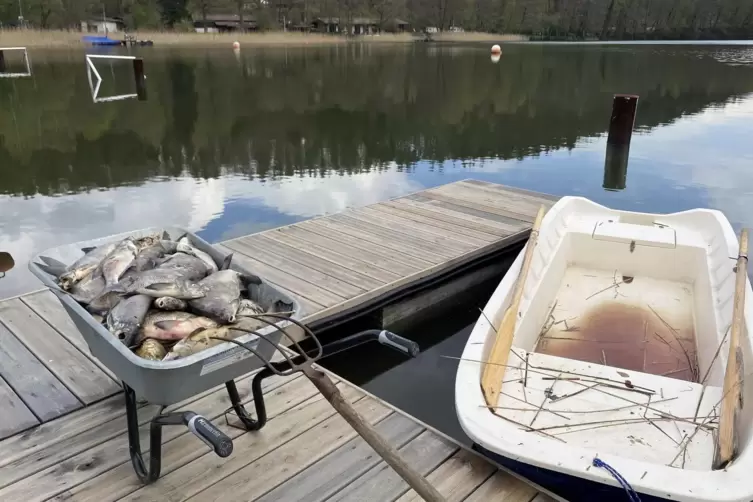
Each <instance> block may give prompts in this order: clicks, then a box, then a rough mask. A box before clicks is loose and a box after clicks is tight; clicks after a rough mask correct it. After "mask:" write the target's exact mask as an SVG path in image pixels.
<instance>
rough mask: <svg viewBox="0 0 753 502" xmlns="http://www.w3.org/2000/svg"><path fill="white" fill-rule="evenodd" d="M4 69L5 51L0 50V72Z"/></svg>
mask: <svg viewBox="0 0 753 502" xmlns="http://www.w3.org/2000/svg"><path fill="white" fill-rule="evenodd" d="M4 71H5V53H4V52H3V51H2V50H0V72H4Z"/></svg>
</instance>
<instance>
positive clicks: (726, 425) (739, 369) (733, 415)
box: [713, 228, 748, 469]
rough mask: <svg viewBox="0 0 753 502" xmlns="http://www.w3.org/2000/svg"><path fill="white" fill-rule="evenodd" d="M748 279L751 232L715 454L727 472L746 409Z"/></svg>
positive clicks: (743, 240) (739, 276)
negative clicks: (744, 342) (744, 341)
mask: <svg viewBox="0 0 753 502" xmlns="http://www.w3.org/2000/svg"><path fill="white" fill-rule="evenodd" d="M747 277H748V229H747V228H744V229H743V230H742V232H740V252H739V254H738V255H737V272H736V276H735V301H734V303H733V304H732V326H731V327H730V331H729V355H728V356H727V369H726V371H725V373H724V389H723V394H722V409H721V412H720V414H719V434H718V436H717V442H716V450H715V455H714V465H713V468H714V469H723V468H724V467H725V466H726V465H727V464H728V463H730V462H731V461H732V460H734V458H735V457H736V456H737V451H738V440H739V432H740V428H739V423H738V421H739V414H740V410H741V408H742V386H743V353H742V349H740V331H741V330H742V328H743V322H745V284H746V279H747Z"/></svg>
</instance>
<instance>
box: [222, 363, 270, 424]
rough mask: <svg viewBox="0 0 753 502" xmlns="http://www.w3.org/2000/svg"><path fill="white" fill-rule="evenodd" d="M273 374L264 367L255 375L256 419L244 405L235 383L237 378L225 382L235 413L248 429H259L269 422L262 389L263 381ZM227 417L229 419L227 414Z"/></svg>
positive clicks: (252, 385)
mask: <svg viewBox="0 0 753 502" xmlns="http://www.w3.org/2000/svg"><path fill="white" fill-rule="evenodd" d="M271 375H272V372H271V371H270V370H269V368H264V369H262V370H261V371H260V372H259V373H257V374H256V375H255V376H254V380H253V382H252V383H251V394H252V395H253V397H254V407H255V408H256V420H254V419H253V418H252V417H251V414H250V413H249V412H248V411H247V410H246V407H245V406H243V403H242V402H241V397H240V395H239V394H238V387H236V385H235V380H229V381H227V382H225V387H226V388H227V394H228V396H230V405H231V407H232V409H233V411H234V412H235V415H236V416H237V417H238V420H240V422H241V424H242V425H243V429H245V430H247V431H258V430H259V429H261V428H262V427H264V425H265V424H266V423H267V407H266V406H265V405H264V392H263V391H262V389H261V383H262V380H264V379H265V378H266V377H268V376H271ZM228 411H230V410H228ZM225 418H226V420H227V415H226V417H225ZM227 423H228V425H231V426H233V427H236V428H240V427H238V426H237V425H233V424H231V423H230V422H229V421H228V422H227Z"/></svg>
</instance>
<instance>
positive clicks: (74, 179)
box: [0, 44, 753, 195]
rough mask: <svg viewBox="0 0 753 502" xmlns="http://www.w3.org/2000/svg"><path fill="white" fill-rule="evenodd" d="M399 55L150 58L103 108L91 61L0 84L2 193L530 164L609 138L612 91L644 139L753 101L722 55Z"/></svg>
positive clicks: (364, 51) (750, 77) (65, 62)
mask: <svg viewBox="0 0 753 502" xmlns="http://www.w3.org/2000/svg"><path fill="white" fill-rule="evenodd" d="M665 47H668V48H670V49H671V50H669V49H662V48H661V46H632V47H624V46H622V47H607V48H604V47H596V46H575V45H571V46H541V45H538V46H537V45H514V46H510V47H509V48H506V49H505V54H504V57H503V58H502V59H501V61H500V62H499V63H497V64H492V63H490V61H489V56H488V54H487V52H486V50H480V49H479V50H476V49H474V48H460V47H442V46H434V47H426V46H424V45H419V44H416V45H405V46H398V47H392V48H384V47H375V46H373V45H366V46H358V45H353V46H335V47H325V48H317V49H300V50H293V49H286V50H274V51H272V50H269V51H257V50H254V51H248V52H244V53H241V54H240V56H239V58H240V59H239V60H236V58H235V57H234V56H233V54H232V53H229V52H225V51H217V50H212V51H205V52H199V53H195V52H192V53H189V52H185V51H180V52H167V51H165V52H164V53H158V52H155V53H154V54H155V56H154V57H151V58H149V59H147V60H146V69H147V74H148V83H147V85H148V87H149V100H148V101H147V102H143V103H140V102H115V103H106V104H96V105H95V104H93V103H92V102H91V97H90V95H89V91H88V84H87V82H86V73H85V72H84V71H83V69H82V65H83V57H79V55H78V54H76V55H74V56H72V57H70V58H59V57H58V58H50V59H49V60H48V61H46V62H45V61H39V60H37V61H35V79H34V81H33V82H31V81H29V83H20V82H0V175H1V176H2V184H0V187H1V190H2V193H6V194H15V195H33V194H36V193H42V194H61V193H66V192H79V191H85V190H91V189H97V188H105V187H112V186H119V185H124V184H132V183H140V182H142V181H144V180H146V179H152V178H155V177H161V176H169V177H170V176H180V175H190V176H194V177H217V176H221V175H223V174H224V173H242V174H245V175H247V176H249V177H254V178H256V177H258V178H268V177H276V176H283V175H284V176H293V175H299V176H326V175H329V174H338V173H340V174H344V173H357V172H363V171H370V170H381V169H387V168H389V167H390V166H393V165H397V166H398V168H400V169H411V168H412V166H413V165H415V163H416V162H417V161H419V160H427V161H434V162H437V163H441V162H442V161H444V160H448V159H460V160H463V161H472V160H473V159H482V158H503V159H511V158H519V159H520V158H523V157H526V156H531V155H538V154H540V153H542V152H546V151H550V150H553V149H559V148H572V147H573V146H574V145H575V143H576V141H578V139H579V138H581V137H584V136H593V135H598V134H601V133H603V132H604V131H605V129H606V126H607V123H608V120H609V113H610V106H611V96H612V94H613V93H618V92H629V93H635V94H639V95H640V106H639V110H638V116H637V120H636V126H637V127H639V128H652V127H655V126H657V125H659V124H665V123H669V122H671V121H673V120H675V119H677V118H678V117H681V116H682V115H687V114H693V113H697V112H699V111H701V110H703V109H704V108H706V107H708V106H709V105H712V104H719V103H724V102H726V101H728V100H730V99H734V98H735V97H738V96H741V95H743V94H745V93H747V92H750V91H753V73H751V70H750V69H748V68H747V67H743V66H737V67H735V66H728V65H726V64H723V63H720V62H718V61H716V60H715V59H714V58H713V57H712V56H713V51H714V50H715V49H713V48H708V49H705V48H700V49H699V48H697V47H696V48H693V49H692V50H691V48H682V47H679V46H665Z"/></svg>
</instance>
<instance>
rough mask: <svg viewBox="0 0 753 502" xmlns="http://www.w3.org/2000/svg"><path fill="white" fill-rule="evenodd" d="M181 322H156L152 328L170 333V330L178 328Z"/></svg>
mask: <svg viewBox="0 0 753 502" xmlns="http://www.w3.org/2000/svg"><path fill="white" fill-rule="evenodd" d="M182 322H183V321H158V322H155V323H154V326H156V327H157V328H159V329H161V330H163V331H170V330H171V329H173V328H175V327H176V326H179V325H180V323H182Z"/></svg>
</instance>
